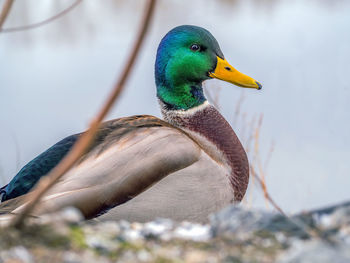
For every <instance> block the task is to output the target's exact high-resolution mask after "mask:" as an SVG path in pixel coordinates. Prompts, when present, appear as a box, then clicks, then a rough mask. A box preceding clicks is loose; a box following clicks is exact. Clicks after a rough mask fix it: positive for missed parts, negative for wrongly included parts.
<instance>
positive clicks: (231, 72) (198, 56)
mask: <svg viewBox="0 0 350 263" xmlns="http://www.w3.org/2000/svg"><path fill="white" fill-rule="evenodd" d="M155 78H156V85H157V96H158V98H159V99H160V100H161V101H162V102H163V103H164V105H165V106H166V107H167V108H168V109H177V110H179V109H182V110H187V109H190V108H193V107H196V106H198V105H200V104H202V103H203V102H204V101H205V100H206V98H205V97H204V94H203V89H202V82H203V81H204V80H207V79H210V78H217V79H221V80H224V81H228V82H230V83H233V84H235V85H237V86H240V87H245V88H255V89H261V84H260V83H259V82H257V81H255V80H254V79H252V78H251V77H248V76H247V75H244V74H242V73H240V72H239V71H237V70H236V69H235V68H234V67H232V66H231V65H230V64H229V63H228V62H227V61H226V60H225V58H224V55H223V53H222V51H221V49H220V47H219V44H218V42H217V41H216V39H215V38H214V37H213V36H212V34H210V32H209V31H207V30H206V29H204V28H201V27H197V26H189V25H184V26H179V27H176V28H174V29H172V30H171V31H170V32H169V33H168V34H166V35H165V37H164V38H163V39H162V41H161V42H160V44H159V47H158V51H157V59H156V64H155Z"/></svg>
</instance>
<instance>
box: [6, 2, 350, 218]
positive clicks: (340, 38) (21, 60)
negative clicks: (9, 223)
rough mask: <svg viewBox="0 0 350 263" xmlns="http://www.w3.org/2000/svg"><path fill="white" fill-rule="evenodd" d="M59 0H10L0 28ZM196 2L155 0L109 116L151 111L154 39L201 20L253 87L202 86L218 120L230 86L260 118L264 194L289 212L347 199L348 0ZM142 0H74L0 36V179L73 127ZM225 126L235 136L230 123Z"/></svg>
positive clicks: (112, 65)
mask: <svg viewBox="0 0 350 263" xmlns="http://www.w3.org/2000/svg"><path fill="white" fill-rule="evenodd" d="M3 2H4V1H3V0H2V1H0V4H3ZM70 3H72V1H71V0H61V1H55V2H47V1H44V0H40V1H38V0H36V1H34V0H27V1H16V2H15V4H14V8H13V10H12V12H11V14H10V17H9V19H8V21H7V22H6V24H5V26H4V27H10V26H17V25H24V24H29V23H32V22H37V21H41V20H42V19H45V18H47V17H50V16H51V15H53V14H56V13H57V12H58V11H59V10H62V9H64V8H65V7H67V6H69V5H70ZM203 3H204V2H203V1H199V0H193V1H190V2H187V1H181V2H180V1H175V0H172V1H169V0H167V1H165V0H163V1H159V3H158V6H157V10H156V12H157V13H156V16H155V19H154V21H153V24H152V29H151V31H150V32H149V35H148V38H147V41H146V45H145V46H144V49H143V52H142V54H141V56H140V59H139V60H138V62H137V65H136V67H135V69H134V71H133V75H132V78H131V79H130V81H129V82H128V84H127V89H126V91H125V93H124V94H123V96H122V99H121V100H120V101H119V102H118V104H117V105H116V107H115V108H114V110H113V111H112V113H111V114H110V115H109V118H116V117H120V116H126V115H132V114H153V115H156V116H160V114H159V110H158V105H157V102H156V99H155V88H154V77H153V74H154V73H153V63H154V59H155V52H156V48H157V45H158V43H159V41H160V39H161V37H162V36H163V35H164V34H165V33H166V32H167V31H168V30H170V29H171V28H172V27H174V26H177V25H181V24H195V25H199V26H203V27H205V28H207V29H208V30H209V31H211V32H212V33H213V35H214V36H215V37H216V38H217V40H218V41H219V43H220V45H221V48H222V50H223V52H224V54H225V56H226V58H227V60H228V61H230V62H231V64H232V65H233V66H235V67H236V68H237V69H239V70H240V71H242V72H244V73H246V74H248V75H250V76H252V77H254V78H256V79H257V80H259V81H260V82H261V83H262V84H263V85H264V89H263V90H262V91H259V92H258V91H253V90H242V89H240V88H237V87H233V86H231V85H229V84H227V83H223V82H220V81H216V80H211V81H210V82H208V83H206V85H207V86H208V89H210V90H211V91H216V92H218V91H219V90H220V93H219V102H220V108H221V111H222V113H223V115H224V116H225V117H226V118H227V119H228V120H230V121H232V119H233V115H234V110H235V104H236V103H237V100H238V98H240V97H241V95H242V93H243V94H244V98H245V99H244V103H243V109H242V110H243V111H244V112H245V113H246V114H247V116H249V118H251V117H252V116H254V115H258V114H260V113H262V114H263V115H264V123H263V127H262V130H261V134H260V136H261V145H260V148H261V150H262V152H263V154H262V155H263V157H264V155H266V152H268V150H269V148H270V146H271V142H272V141H274V142H275V151H274V153H273V155H272V158H271V162H270V164H269V169H268V171H267V185H268V188H269V191H270V193H271V195H272V196H273V197H274V199H275V200H276V201H277V202H278V203H279V204H280V206H281V207H282V208H284V209H285V210H286V211H289V212H291V211H297V210H300V209H309V208H312V207H316V206H320V205H324V204H328V203H333V202H337V201H341V200H344V199H349V198H350V195H349V191H348V187H349V183H350V177H349V176H350V174H349V171H350V163H349V161H348V159H349V157H350V154H349V147H350V124H349V115H350V109H349V102H350V89H349V87H350V84H349V80H348V78H347V76H348V75H349V73H350V34H349V32H350V2H349V1H327V0H323V1H302V0H295V1H277V0H276V1H273V0H265V1H258V0H256V1H253V0H251V1H243V0H242V1H239V0H235V1H234V0H217V1H213V0H212V1H206V2H205V4H203ZM143 4H144V2H143V1H137V0H133V1H111V0H109V1H104V2H103V4H101V3H100V2H96V1H84V2H83V3H82V4H81V5H80V6H78V7H77V8H76V9H75V10H73V11H72V12H70V13H69V14H67V15H66V16H65V17H63V18H61V19H59V20H57V21H56V22H54V23H51V24H50V25H47V26H45V27H42V28H38V29H35V30H32V31H26V32H18V33H12V34H1V35H0V61H1V64H0V85H1V86H0V123H1V129H0V145H1V146H2V147H1V148H0V167H1V169H0V172H2V173H3V182H4V183H5V182H7V181H8V180H9V179H10V178H12V176H13V175H14V174H15V173H16V172H17V170H18V169H19V168H20V167H21V166H23V165H24V164H25V163H26V162H28V161H29V160H31V159H32V158H33V157H35V156H36V155H37V154H39V153H40V152H42V151H43V150H45V149H46V148H47V147H49V146H50V145H52V144H53V143H55V142H56V141H57V140H59V139H61V138H63V137H65V136H66V135H69V134H72V133H75V132H79V131H82V130H84V129H85V127H86V125H87V123H88V121H89V119H90V118H91V116H92V115H93V114H94V113H95V112H96V110H97V109H98V107H99V106H100V105H101V103H102V101H103V100H104V99H105V98H106V96H107V94H108V92H109V90H110V88H111V87H112V85H113V83H114V81H115V79H116V78H117V76H118V71H119V70H120V69H121V68H122V65H123V63H124V60H125V57H126V55H127V52H128V50H129V47H130V44H131V43H132V41H133V37H134V35H135V30H136V28H137V26H138V23H139V21H140V15H141V12H142V10H143ZM216 87H220V89H217V88H216ZM212 93H213V92H212ZM247 118H248V117H247ZM248 128H249V127H248ZM235 130H237V132H238V134H241V137H242V136H243V134H242V133H243V131H242V126H241V125H238V124H237V125H236V127H235ZM15 141H17V143H16V142H15ZM16 144H17V146H16ZM16 147H19V149H20V150H19V154H20V156H19V157H18V156H16V155H18V151H16ZM264 153H265V154H264ZM18 159H19V160H18ZM17 162H18V163H19V165H16V163H17ZM16 166H19V167H16ZM252 198H253V199H252V202H253V205H254V206H265V204H264V201H263V199H262V198H261V195H256V194H255V195H254V196H253V197H252Z"/></svg>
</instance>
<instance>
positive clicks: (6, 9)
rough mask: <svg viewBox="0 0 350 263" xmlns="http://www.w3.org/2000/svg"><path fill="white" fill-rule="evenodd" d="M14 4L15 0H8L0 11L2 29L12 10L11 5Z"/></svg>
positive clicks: (0, 26)
mask: <svg viewBox="0 0 350 263" xmlns="http://www.w3.org/2000/svg"><path fill="white" fill-rule="evenodd" d="M12 4H13V0H6V2H5V3H4V6H3V8H2V10H1V13H0V31H1V30H2V25H3V24H4V23H5V20H6V18H7V16H8V14H9V12H10V9H11V6H12Z"/></svg>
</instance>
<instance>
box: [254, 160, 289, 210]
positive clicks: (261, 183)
mask: <svg viewBox="0 0 350 263" xmlns="http://www.w3.org/2000/svg"><path fill="white" fill-rule="evenodd" d="M250 171H251V173H252V176H253V177H254V178H255V179H256V180H257V181H258V182H259V184H260V186H261V188H262V189H263V192H264V196H265V198H266V199H267V200H268V201H269V202H270V203H271V205H272V206H273V207H274V208H276V209H277V210H278V211H279V212H280V213H281V214H282V215H284V216H286V214H285V213H284V211H283V210H282V209H281V208H280V207H279V206H278V205H277V204H276V202H275V201H274V200H273V199H272V197H271V195H270V194H269V192H268V191H267V187H266V184H265V182H264V181H263V180H261V178H260V177H259V175H258V174H257V173H256V172H255V169H254V167H253V166H252V165H250Z"/></svg>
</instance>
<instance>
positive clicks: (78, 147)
mask: <svg viewBox="0 0 350 263" xmlns="http://www.w3.org/2000/svg"><path fill="white" fill-rule="evenodd" d="M155 3H156V0H149V2H148V6H147V9H146V13H145V16H144V19H143V21H142V24H141V29H140V31H139V34H138V37H137V40H136V42H135V45H134V48H133V49H132V52H131V55H130V57H129V59H128V61H127V64H126V66H125V67H124V70H123V72H122V74H121V75H120V79H119V81H118V82H117V83H116V85H115V87H114V89H113V91H112V93H111V94H110V96H109V97H108V98H107V101H106V102H105V104H104V105H103V106H102V108H101V110H100V111H99V112H98V114H97V115H96V117H95V118H94V119H93V121H92V122H91V124H90V128H89V130H88V131H86V132H85V133H84V134H83V135H82V136H81V137H80V138H79V140H78V141H77V142H76V143H75V144H74V146H73V148H72V149H71V151H70V152H69V153H68V154H67V155H66V156H65V158H64V159H63V160H62V161H61V162H60V163H59V164H58V165H57V166H56V167H55V168H54V169H52V170H51V171H50V173H49V174H48V175H47V176H45V177H43V178H42V179H41V180H40V181H39V183H38V186H37V187H36V189H35V190H34V191H33V193H32V195H31V197H30V198H29V200H26V202H25V203H26V206H25V207H24V209H23V210H22V211H21V213H20V214H18V216H16V217H15V218H14V220H13V221H12V225H13V226H15V227H18V228H19V227H22V226H23V225H24V220H25V218H26V217H27V216H28V215H29V213H30V212H31V211H32V210H33V209H34V207H35V206H36V204H38V202H39V200H40V198H41V197H42V196H43V195H44V194H45V193H46V192H47V191H48V190H49V189H50V188H51V187H52V186H53V185H54V184H55V183H56V182H57V180H58V179H59V178H61V177H62V176H63V175H64V174H65V173H66V172H67V171H68V170H69V169H70V168H71V167H72V166H73V165H74V164H75V163H76V162H77V161H78V160H79V159H80V157H81V156H82V155H83V154H84V152H85V151H86V149H87V148H88V147H89V145H90V143H91V141H92V140H93V138H94V136H95V134H96V132H97V130H98V128H99V125H100V123H101V121H102V120H103V118H104V117H105V116H106V114H107V113H108V111H109V110H110V108H111V107H112V105H113V103H114V101H115V100H116V99H117V98H118V97H119V95H120V93H121V91H122V90H123V87H124V84H125V82H126V80H127V78H128V76H129V73H130V71H131V69H132V66H133V64H134V62H135V59H136V57H137V55H138V53H139V50H140V47H141V44H142V42H143V39H144V37H145V34H146V32H147V29H148V27H149V24H150V20H151V17H152V14H153V10H154V6H155Z"/></svg>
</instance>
